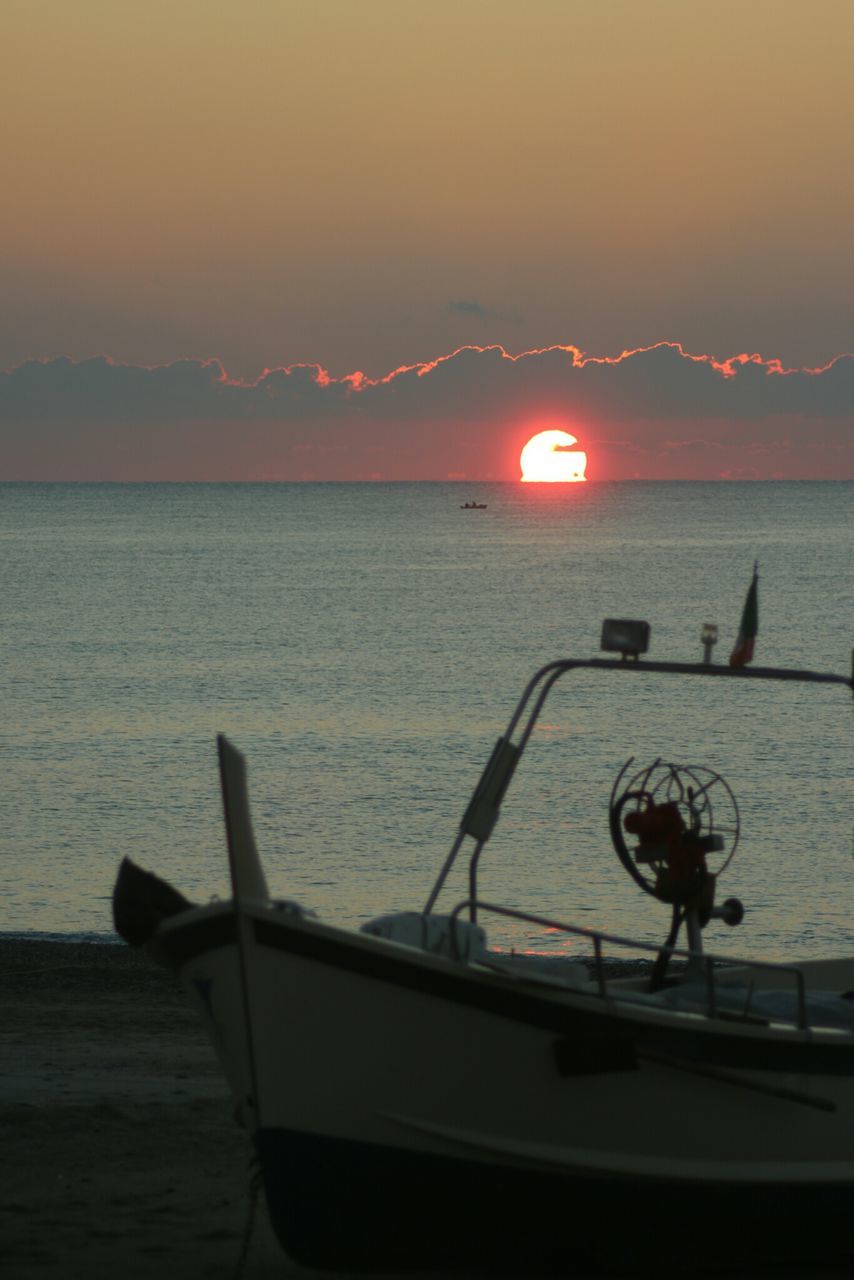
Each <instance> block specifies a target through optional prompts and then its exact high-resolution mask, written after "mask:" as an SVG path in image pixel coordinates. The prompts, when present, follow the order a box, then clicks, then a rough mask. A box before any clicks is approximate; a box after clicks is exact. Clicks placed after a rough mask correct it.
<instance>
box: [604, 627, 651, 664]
mask: <svg viewBox="0 0 854 1280" xmlns="http://www.w3.org/2000/svg"><path fill="white" fill-rule="evenodd" d="M599 643H600V646H601V648H603V649H605V650H607V652H608V653H621V654H622V655H623V657H624V658H637V656H638V654H641V653H646V651H647V649H648V648H649V623H648V622H638V621H636V620H632V619H631V618H606V619H605V621H604V622H603V623H602V639H601V641H600V642H599Z"/></svg>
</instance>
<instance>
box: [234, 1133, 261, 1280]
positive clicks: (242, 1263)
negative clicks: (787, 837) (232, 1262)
mask: <svg viewBox="0 0 854 1280" xmlns="http://www.w3.org/2000/svg"><path fill="white" fill-rule="evenodd" d="M260 1190H261V1168H260V1165H259V1164H258V1157H257V1156H253V1157H252V1158H251V1159H250V1161H249V1207H248V1209H247V1211H246V1224H245V1226H244V1228H243V1239H242V1240H241V1242H240V1257H239V1258H238V1259H237V1266H236V1267H235V1269H234V1277H233V1280H242V1278H243V1274H244V1272H245V1270H246V1263H247V1260H248V1258H249V1247H250V1245H251V1244H252V1233H253V1231H254V1229H255V1219H256V1216H257V1211H258V1194H259V1192H260Z"/></svg>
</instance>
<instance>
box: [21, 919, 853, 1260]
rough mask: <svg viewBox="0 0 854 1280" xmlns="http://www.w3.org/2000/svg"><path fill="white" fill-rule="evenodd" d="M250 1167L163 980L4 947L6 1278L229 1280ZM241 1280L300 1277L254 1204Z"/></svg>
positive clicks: (127, 957)
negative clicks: (243, 1278)
mask: <svg viewBox="0 0 854 1280" xmlns="http://www.w3.org/2000/svg"><path fill="white" fill-rule="evenodd" d="M249 1158H250V1149H249V1144H248V1141H247V1139H246V1137H245V1136H244V1134H243V1133H242V1131H241V1130H240V1129H239V1128H238V1127H237V1125H236V1124H235V1123H234V1121H233V1119H232V1116H231V1108H230V1103H229V1099H228V1094H227V1091H226V1088H225V1085H224V1083H223V1081H222V1080H221V1078H220V1074H219V1069H218V1067H217V1064H216V1061H215V1059H214V1056H213V1053H212V1051H211V1050H210V1049H209V1047H208V1043H207V1041H206V1040H205V1038H204V1037H203V1035H202V1033H201V1029H200V1027H199V1025H198V1023H197V1021H196V1018H195V1015H194V1014H193V1012H192V1010H191V1009H190V1008H189V1006H188V1005H187V1003H186V1001H185V998H184V996H183V994H182V992H181V990H180V989H179V988H178V986H177V984H175V983H174V981H173V980H172V979H171V978H170V977H169V976H168V975H167V974H166V973H164V972H162V971H160V970H158V969H157V968H155V967H154V966H153V965H152V964H151V963H150V962H149V961H148V959H147V958H146V957H145V956H144V955H139V954H137V953H134V952H132V951H131V950H129V949H128V948H126V947H123V946H93V945H87V944H83V943H79V944H78V943H42V942H21V941H15V940H10V939H3V938H0V1276H2V1277H3V1280H44V1277H47V1276H56V1277H62V1278H63V1280H65V1278H66V1277H67V1278H68V1280H76V1278H77V1277H81V1278H82V1277H85V1278H86V1280H100V1277H104V1280H152V1278H153V1280H171V1278H172V1277H176V1278H185V1280H196V1278H200V1280H231V1278H232V1277H236V1276H237V1274H238V1265H239V1262H240V1259H241V1252H242V1244H243V1238H244V1231H245V1228H246V1223H247V1215H248V1210H249V1204H250V1196H249ZM651 1226H652V1224H651ZM709 1227H710V1230H715V1229H717V1228H719V1227H720V1228H722V1229H723V1230H726V1224H715V1223H710V1224H709ZM330 1228H331V1229H332V1230H334V1224H330ZM781 1229H783V1230H785V1224H783V1225H782V1228H781ZM734 1247H735V1248H736V1249H737V1242H734ZM413 1250H414V1254H415V1255H416V1256H417V1242H413ZM686 1270H688V1271H690V1270H691V1261H690V1260H686ZM240 1274H241V1275H242V1276H245V1277H246V1280H269V1278H271V1277H274V1276H275V1277H279V1280H282V1277H284V1278H285V1280H287V1278H288V1277H291V1280H296V1278H301V1280H308V1276H309V1275H310V1274H311V1273H308V1272H305V1271H301V1270H300V1269H299V1268H296V1267H294V1266H293V1265H292V1264H290V1263H289V1262H288V1261H287V1260H286V1259H285V1257H284V1255H283V1254H282V1253H281V1251H280V1250H279V1247H278V1245H277V1243H276V1241H275V1239H274V1237H273V1233H272V1231H271V1229H270V1226H269V1223H268V1221H267V1217H266V1212H265V1209H264V1204H263V1197H260V1198H259V1202H258V1211H257V1214H256V1217H255V1224H254V1230H253V1232H252V1236H251V1242H250V1245H249V1251H248V1255H247V1257H246V1262H245V1267H244V1268H243V1270H242V1271H241V1272H240ZM806 1274H807V1273H806V1272H804V1271H803V1269H801V1270H799V1271H797V1272H791V1271H790V1272H781V1271H776V1272H774V1273H763V1277H764V1280H783V1278H784V1277H785V1280H803V1278H804V1277H805V1276H806ZM812 1274H821V1275H822V1276H823V1277H824V1280H830V1278H831V1277H832V1280H841V1278H842V1277H843V1276H848V1275H849V1274H850V1273H847V1272H843V1271H839V1270H837V1271H835V1272H829V1273H828V1272H821V1273H812ZM422 1280H424V1273H422ZM731 1280H759V1278H758V1277H750V1278H748V1277H746V1276H744V1275H741V1276H739V1277H734V1278H731Z"/></svg>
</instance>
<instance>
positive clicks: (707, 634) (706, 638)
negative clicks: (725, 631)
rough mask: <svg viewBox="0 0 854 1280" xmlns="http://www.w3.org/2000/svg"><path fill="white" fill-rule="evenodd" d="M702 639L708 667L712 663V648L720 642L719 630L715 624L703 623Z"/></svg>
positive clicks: (704, 658)
mask: <svg viewBox="0 0 854 1280" xmlns="http://www.w3.org/2000/svg"><path fill="white" fill-rule="evenodd" d="M700 639H701V640H702V642H703V661H704V662H705V664H706V666H707V667H708V666H710V665H711V661H712V647H713V646H714V645H716V644H717V642H718V629H717V627H716V626H715V624H714V623H713V622H704V623H703V630H702V631H701V632H700Z"/></svg>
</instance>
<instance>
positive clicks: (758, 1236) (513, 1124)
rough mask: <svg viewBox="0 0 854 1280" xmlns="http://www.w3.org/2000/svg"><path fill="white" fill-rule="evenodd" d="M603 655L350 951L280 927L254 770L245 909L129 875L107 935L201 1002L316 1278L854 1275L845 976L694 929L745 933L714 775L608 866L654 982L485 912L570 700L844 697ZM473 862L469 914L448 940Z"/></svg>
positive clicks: (332, 931)
mask: <svg viewBox="0 0 854 1280" xmlns="http://www.w3.org/2000/svg"><path fill="white" fill-rule="evenodd" d="M603 641H604V643H605V647H606V648H610V649H612V650H618V651H619V656H610V657H604V658H598V659H590V660H585V661H574V660H566V661H559V662H554V663H552V664H550V665H549V666H546V667H544V668H543V669H542V670H541V671H539V672H538V673H537V674H536V675H535V676H534V678H533V679H532V680H531V681H530V683H529V684H528V686H527V688H526V689H525V692H524V694H523V697H522V699H521V701H520V703H519V705H518V707H517V708H516V710H515V712H514V714H513V716H512V718H511V720H510V724H509V726H508V730H507V732H506V734H505V735H504V736H503V737H502V738H500V739H499V741H498V743H497V744H496V747H495V749H494V751H493V753H492V756H491V758H490V760H489V762H488V764H487V767H486V769H485V771H484V773H483V775H482V777H481V779H480V781H479V783H478V785H477V787H476V789H475V792H474V795H473V798H472V800H471V803H470V804H469V806H468V808H467V810H466V813H465V815H464V817H463V820H462V823H461V825H460V829H459V832H458V834H457V837H456V839H455V840H454V842H453V845H452V848H451V851H450V853H449V855H448V858H447V859H446V861H445V864H444V865H443V867H442V868H441V871H440V873H439V876H438V879H437V881H436V884H435V886H434V889H433V892H432V893H431V894H430V897H429V900H428V902H427V903H426V904H425V907H424V909H423V910H420V911H413V912H412V913H404V914H401V915H394V916H386V917H379V918H378V919H376V920H375V921H373V922H371V923H370V924H369V925H367V926H365V927H364V928H363V929H362V930H361V931H355V930H348V929H344V928H337V927H335V926H334V925H332V924H327V923H325V922H323V921H321V920H319V919H317V918H315V917H314V916H313V915H311V914H308V913H307V912H305V911H303V910H302V909H301V908H300V906H299V905H298V904H297V903H295V902H290V901H276V900H273V899H271V897H270V894H269V892H268V889H267V884H266V879H265V875H264V871H263V869H262V866H261V863H260V860H259V858H258V855H257V852H256V848H255V842H254V839H253V834H252V828H251V823H250V817H249V805H248V799H247V790H246V772H245V766H244V761H243V758H242V757H241V755H240V754H239V753H238V752H237V751H236V750H235V749H234V748H233V747H232V746H231V745H230V744H229V743H228V742H227V741H226V740H225V739H224V738H220V740H219V753H220V766H221V776H222V787H223V796H224V805H225V816H226V829H227V837H228V849H229V857H230V864H231V873H232V884H233V899H232V900H230V901H222V902H213V903H211V904H210V905H207V906H201V907H199V906H192V905H190V904H188V903H187V902H186V901H185V900H184V899H183V898H182V897H181V895H180V894H178V893H177V892H176V891H175V890H173V889H171V888H170V887H169V886H167V885H165V884H164V883H163V882H162V881H159V880H157V879H156V878H155V877H153V876H150V875H149V874H148V873H146V872H142V871H140V869H139V868H136V867H134V866H133V865H132V864H130V863H128V862H125V863H123V865H122V868H121V871H120V875H119V879H118V881H117V884H116V889H115V895H114V912H115V920H116V926H117V928H118V929H119V932H121V933H123V934H124V936H126V937H127V939H128V940H129V941H130V942H132V943H136V944H139V943H142V942H147V943H149V945H150V947H151V948H152V950H153V951H154V953H155V955H156V957H157V958H159V959H160V960H162V961H163V962H165V963H167V964H168V965H170V966H171V967H172V968H173V969H174V970H175V971H176V972H177V973H178V974H179V975H180V978H181V981H182V982H183V984H184V986H185V987H186V989H187V990H188V992H189V993H190V995H191V997H192V998H193V1000H194V1002H195V1004H196V1006H197V1008H198V1011H199V1013H200V1015H201V1017H202V1018H203V1020H204V1023H205V1026H206V1027H207V1030H208V1033H209V1035H210V1038H211V1041H212V1043H213V1045H214V1047H215V1049H216V1052H217V1054H218V1055H219V1058H220V1060H221V1063H222V1067H223V1070H224V1072H225V1074H226V1076H227V1078H228V1081H229V1083H230V1086H231V1090H232V1092H233V1095H234V1098H235V1100H236V1101H237V1103H238V1105H239V1111H240V1114H241V1116H242V1120H243V1123H245V1124H246V1125H247V1127H248V1128H249V1130H250V1132H251V1134H252V1135H253V1138H254V1142H255V1145H256V1147H257V1151H258V1155H259V1157H260V1164H261V1169H262V1173H263V1180H264V1186H265V1191H266V1199H267V1205H268V1208H269V1212H270V1215H271V1219H272V1222H273V1225H274V1227H275V1230H276V1232H277V1235H278V1237H279V1239H280V1241H281V1244H282V1246H283V1248H284V1249H285V1251H286V1252H287V1253H288V1254H289V1255H290V1256H291V1257H292V1258H293V1259H295V1260H296V1261H298V1262H300V1263H302V1264H305V1265H309V1266H316V1267H325V1268H362V1269H377V1270H379V1269H383V1268H385V1269H388V1268H400V1269H403V1268H413V1267H414V1268H417V1269H420V1270H424V1269H426V1268H428V1267H439V1268H449V1269H460V1268H474V1269H481V1270H483V1269H486V1270H489V1269H491V1270H502V1271H504V1272H509V1271H512V1270H514V1269H515V1270H517V1271H523V1272H532V1271H535V1270H551V1271H554V1272H563V1273H566V1272H570V1273H571V1272H576V1273H580V1274H584V1273H585V1272H586V1271H588V1270H590V1269H600V1268H601V1269H605V1270H612V1271H617V1272H619V1271H621V1270H626V1269H629V1270H631V1271H632V1272H633V1273H635V1274H637V1273H639V1272H641V1271H642V1270H643V1269H644V1268H649V1269H651V1270H656V1271H660V1269H661V1268H662V1267H663V1266H666V1265H668V1264H673V1263H677V1264H681V1265H687V1266H689V1267H690V1268H691V1270H692V1271H701V1270H703V1269H723V1268H727V1267H733V1268H744V1267H746V1266H748V1265H754V1264H756V1263H760V1262H761V1263H774V1262H783V1263H786V1264H789V1265H791V1264H794V1263H796V1262H797V1261H798V1260H799V1259H800V1260H808V1261H809V1262H810V1263H814V1262H816V1261H819V1260H836V1259H852V1258H854V1213H852V1196H854V998H852V997H854V956H852V957H845V958H840V959H835V960H824V961H809V962H807V963H803V964H796V963H792V964H787V965H779V964H770V963H769V964H760V963H756V962H745V963H743V964H742V963H740V962H739V963H735V962H733V961H732V960H729V961H727V963H726V964H725V965H722V964H720V963H716V962H715V958H714V956H712V955H711V954H709V953H708V952H706V951H705V950H704V947H703V928H704V926H705V925H706V924H707V923H709V922H710V921H716V920H723V921H725V922H727V923H730V924H734V923H737V922H738V920H739V919H740V916H741V907H740V904H739V903H738V902H737V901H735V900H734V899H730V900H728V901H727V902H725V903H723V904H722V905H720V906H717V905H715V902H714V890H715V878H716V874H717V873H719V871H720V870H721V869H722V868H723V866H724V865H725V864H726V863H727V862H728V860H729V858H730V857H731V855H732V852H733V850H734V846H735V842H736V841H737V839H738V816H737V810H736V809H735V802H734V799H733V797H732V794H731V792H730V791H729V788H728V787H727V785H726V783H724V782H723V780H722V779H721V778H719V776H718V775H717V774H714V773H711V772H710V771H708V770H703V769H699V768H691V769H682V768H679V767H677V766H673V765H669V764H667V763H664V762H662V761H655V762H653V763H652V764H651V765H650V766H649V767H648V768H646V769H638V768H637V766H635V765H631V763H630V766H627V768H626V770H624V772H623V773H622V774H621V776H620V778H618V780H617V783H616V784H615V787H614V792H613V795H612V798H611V805H610V815H609V819H610V827H611V835H612V838H613V841H614V844H615V846H616V849H617V852H618V854H619V856H620V858H621V860H622V861H623V862H624V864H625V866H626V867H627V869H628V870H629V871H630V873H631V874H632V876H633V877H634V878H635V879H636V880H637V881H638V884H639V886H640V887H642V888H643V889H644V890H646V891H647V892H648V893H651V894H653V895H654V896H656V897H658V898H659V899H663V900H664V901H666V902H669V903H670V904H671V905H672V911H673V926H672V928H671V933H670V936H669V937H668V939H667V940H666V942H665V944H664V946H663V947H662V948H661V949H660V951H659V952H658V954H657V957H656V958H655V961H654V963H653V964H652V966H651V967H650V968H649V969H647V971H646V972H645V974H644V975H643V976H642V977H637V976H635V977H631V978H625V977H624V978H615V977H613V976H611V975H612V969H611V968H609V967H608V965H607V964H606V958H607V957H613V956H616V955H619V954H620V951H621V949H622V947H623V944H624V942H625V940H623V939H612V938H610V937H608V936H607V935H605V934H602V933H597V932H595V931H592V930H587V929H581V928H578V927H576V926H572V925H569V924H563V923H561V922H558V921H555V920H551V919H546V918H541V917H537V916H533V915H530V914H526V913H522V912H519V911H516V910H515V909H514V908H513V907H512V906H507V905H504V904H500V903H485V902H483V901H480V900H479V898H478V888H477V870H478V860H479V858H480V854H481V851H482V849H483V846H484V844H485V842H486V841H487V840H488V838H489V836H490V834H491V831H492V829H493V826H494V824H495V821H496V819H497V817H498V812H499V807H500V805H501V803H502V801H503V799H504V796H505V792H506V790H507V787H508V784H509V782H510V779H511V777H512V775H513V772H514V770H515V768H516V766H517V765H518V762H519V759H520V757H521V755H522V753H523V752H524V749H525V746H526V744H527V742H528V739H529V737H530V735H531V732H532V729H533V727H534V725H535V723H536V720H537V717H538V716H539V714H540V711H541V709H542V706H543V703H544V701H545V699H546V697H547V695H548V693H549V691H550V689H551V688H552V686H553V685H554V683H555V682H556V681H557V680H558V679H559V678H560V677H562V676H564V675H565V674H567V673H568V672H571V671H573V670H576V669H579V668H594V669H596V670H597V671H600V672H601V671H605V672H613V673H614V678H615V679H621V678H626V677H637V678H641V679H647V678H649V677H651V676H653V675H655V676H657V675H659V674H660V675H662V676H663V677H664V676H672V675H679V676H684V677H700V678H711V681H712V683H713V681H714V679H718V680H721V679H724V680H749V681H753V682H762V681H768V682H778V681H792V682H813V683H825V684H827V683H830V684H836V685H839V686H840V687H841V689H840V691H841V692H843V693H844V691H845V689H846V687H847V688H848V689H849V690H850V689H851V688H852V687H854V686H852V680H851V679H849V678H848V677H844V676H834V675H825V674H820V673H814V672H806V671H793V670H779V669H773V668H759V667H757V668H745V667H741V668H731V667H725V666H713V665H711V664H709V663H708V662H705V663H702V664H696V665H695V664H680V663H668V662H654V661H648V660H645V659H643V658H639V657H638V653H639V652H643V650H644V649H645V647H646V646H645V639H644V631H643V626H639V625H638V624H632V625H629V624H624V623H622V622H619V623H616V624H610V625H609V624H606V627H605V628H604V630H603ZM841 714H843V715H844V714H847V715H850V707H846V706H843V708H842V711H841ZM807 840H808V843H810V844H811V845H812V846H813V847H814V845H815V841H814V840H812V841H811V840H810V834H809V833H807ZM469 847H470V848H471V856H470V864H469V876H470V895H469V897H468V899H467V900H466V901H465V902H463V903H458V904H456V905H455V906H454V908H453V910H451V911H450V912H449V913H444V914H439V913H437V912H436V911H435V906H436V902H437V899H438V896H439V893H440V891H441V889H442V886H443V884H444V882H445V878H446V876H447V874H448V871H449V869H450V866H451V864H452V863H453V862H454V861H455V860H456V859H457V857H458V856H460V855H461V854H462V851H463V849H464V848H466V849H468V848H469ZM491 916H499V917H500V916H504V917H511V918H515V919H521V920H524V921H527V922H529V923H530V924H531V925H538V924H539V925H542V926H543V927H545V928H549V929H559V930H565V931H566V932H567V933H571V934H574V935H580V936H582V937H583V938H586V939H587V941H588V942H589V948H590V954H589V962H588V963H587V964H578V965H575V966H573V965H570V966H565V967H564V969H563V971H562V972H558V970H557V969H556V968H555V967H554V966H549V965H542V966H538V964H537V962H532V961H530V960H528V959H526V958H525V957H514V956H512V955H508V954H498V953H496V952H494V951H491V950H489V949H488V948H487V946H486V937H485V934H484V931H483V926H484V924H485V923H488V920H489V918H490V917H491ZM682 926H684V931H685V939H686V946H685V947H683V948H680V947H678V946H677V943H678V941H679V939H678V933H679V929H680V928H681V927H682ZM630 945H631V947H632V948H633V950H632V954H635V955H637V954H638V952H639V951H642V950H643V949H644V948H643V945H642V944H639V943H632V944H630ZM647 950H648V948H647ZM624 954H626V953H625V952H624Z"/></svg>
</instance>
